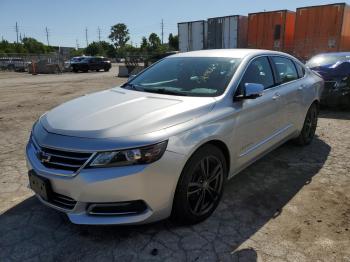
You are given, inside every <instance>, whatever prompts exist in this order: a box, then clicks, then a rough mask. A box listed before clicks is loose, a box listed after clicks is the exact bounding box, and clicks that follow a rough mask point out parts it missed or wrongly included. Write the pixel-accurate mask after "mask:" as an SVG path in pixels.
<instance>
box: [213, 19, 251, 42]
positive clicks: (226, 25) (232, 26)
mask: <svg viewBox="0 0 350 262" xmlns="http://www.w3.org/2000/svg"><path fill="white" fill-rule="evenodd" d="M247 26H248V17H246V16H240V15H234V16H224V17H214V18H209V19H208V36H207V37H208V40H207V48H208V49H218V48H219V49H220V48H245V47H247Z"/></svg>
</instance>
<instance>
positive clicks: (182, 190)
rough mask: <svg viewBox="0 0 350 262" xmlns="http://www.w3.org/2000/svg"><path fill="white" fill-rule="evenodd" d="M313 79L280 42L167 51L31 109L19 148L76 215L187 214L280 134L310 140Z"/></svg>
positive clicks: (143, 219) (110, 219) (44, 186)
mask: <svg viewBox="0 0 350 262" xmlns="http://www.w3.org/2000/svg"><path fill="white" fill-rule="evenodd" d="M322 89H323V80H322V79H321V78H320V77H319V76H318V75H316V74H315V73H313V72H312V71H311V70H309V69H307V68H305V67H304V65H303V64H302V63H301V62H299V61H298V60H297V59H295V58H294V57H292V56H290V55H287V54H284V53H280V52H273V51H264V50H249V49H233V50H230V49H227V50H225V49H223V50H206V51H195V52H189V53H181V54H176V55H172V56H169V57H167V58H165V59H163V60H161V61H159V62H157V63H155V64H153V65H152V66H150V67H149V68H148V69H146V70H145V71H143V72H141V73H140V74H139V75H137V76H136V77H134V78H132V79H130V80H129V81H128V82H127V83H125V84H124V85H122V86H121V87H116V88H112V89H109V90H105V91H102V92H97V93H93V94H90V95H86V96H83V97H80V98H77V99H74V100H72V101H69V102H66V103H64V104H62V105H60V106H58V107H56V108H54V109H52V110H51V111H49V112H47V113H46V114H44V115H43V116H41V117H40V119H39V120H38V121H37V122H36V123H35V124H34V126H33V130H32V134H31V137H30V140H29V143H28V145H27V149H26V154H27V159H28V168H29V180H30V186H31V188H32V189H33V190H34V192H35V193H36V195H37V197H38V198H39V200H40V201H41V202H43V203H44V204H46V205H48V206H50V207H52V208H55V209H57V210H61V211H63V212H66V213H67V215H68V217H69V219H70V220H71V221H72V222H73V223H76V224H95V225H96V224H140V223H148V222H153V221H156V220H161V219H165V218H167V217H169V216H171V217H172V218H173V219H175V220H176V221H179V222H181V223H186V224H191V223H198V222H200V221H203V220H204V219H206V218H207V217H209V216H210V215H211V214H212V212H214V210H215V209H216V207H217V205H218V204H219V201H220V198H221V196H222V193H223V189H224V186H225V182H226V180H227V179H230V178H232V177H233V176H234V175H236V174H237V173H238V172H240V171H241V170H242V169H244V168H245V167H247V166H248V165H250V164H252V163H253V162H254V161H256V160H257V159H259V158H260V157H262V156H263V155H265V154H266V153H268V152H269V151H271V150H273V149H274V148H276V147H278V146H279V145H281V144H283V143H284V142H286V141H288V140H290V139H294V140H295V141H296V142H297V143H299V144H301V145H307V144H309V143H310V142H311V141H312V139H313V137H314V134H315V130H316V126H317V114H318V105H319V101H320V96H321V92H322Z"/></svg>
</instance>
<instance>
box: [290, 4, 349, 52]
mask: <svg viewBox="0 0 350 262" xmlns="http://www.w3.org/2000/svg"><path fill="white" fill-rule="evenodd" d="M294 43H295V49H294V51H295V52H294V55H295V56H297V57H299V58H301V59H309V58H310V57H312V56H314V55H316V54H319V53H324V52H339V51H350V8H349V6H348V5H346V4H345V3H339V4H331V5H321V6H310V7H302V8H298V9H297V14H296V22H295V34H294Z"/></svg>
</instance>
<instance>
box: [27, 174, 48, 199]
mask: <svg viewBox="0 0 350 262" xmlns="http://www.w3.org/2000/svg"><path fill="white" fill-rule="evenodd" d="M28 176H29V185H30V188H31V189H32V190H33V191H34V192H35V193H36V194H38V195H39V196H40V197H41V198H42V199H44V200H46V201H49V199H50V195H51V185H50V181H49V180H48V179H47V178H44V177H41V176H38V175H37V174H36V173H35V171H34V170H30V171H29V172H28Z"/></svg>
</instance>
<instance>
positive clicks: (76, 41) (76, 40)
mask: <svg viewBox="0 0 350 262" xmlns="http://www.w3.org/2000/svg"><path fill="white" fill-rule="evenodd" d="M75 43H76V44H77V50H79V42H78V39H75Z"/></svg>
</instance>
